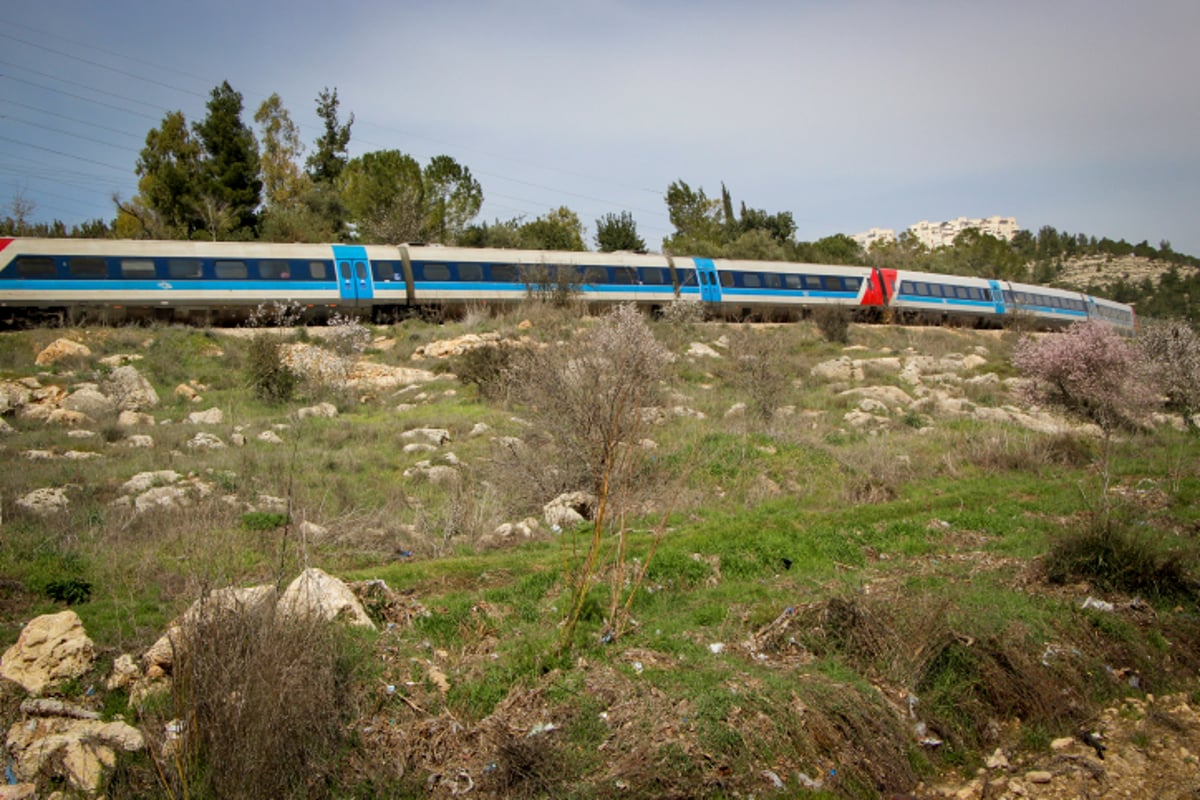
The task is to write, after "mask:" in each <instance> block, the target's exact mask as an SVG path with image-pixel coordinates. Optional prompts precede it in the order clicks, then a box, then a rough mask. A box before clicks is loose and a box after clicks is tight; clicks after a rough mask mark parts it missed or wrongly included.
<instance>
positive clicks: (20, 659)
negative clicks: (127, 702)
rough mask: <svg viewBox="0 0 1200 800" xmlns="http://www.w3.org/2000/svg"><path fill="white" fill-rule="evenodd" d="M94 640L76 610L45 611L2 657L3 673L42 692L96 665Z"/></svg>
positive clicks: (27, 688)
mask: <svg viewBox="0 0 1200 800" xmlns="http://www.w3.org/2000/svg"><path fill="white" fill-rule="evenodd" d="M93 655H94V650H93V647H92V640H91V639H89V638H88V636H87V632H86V631H84V629H83V622H81V621H80V619H79V615H78V614H76V613H75V612H74V611H70V610H68V611H61V612H59V613H58V614H45V615H43V616H40V617H37V618H35V619H33V620H30V622H29V623H28V624H27V625H26V626H25V628H24V629H23V630H22V631H21V636H20V637H19V638H18V639H17V643H16V644H14V645H13V646H12V647H10V648H8V650H7V651H6V652H5V653H4V657H3V658H2V659H0V676H3V677H5V678H7V679H8V680H10V681H13V682H14V683H18V684H20V685H21V686H22V687H23V688H24V689H25V691H27V692H29V693H30V694H35V695H36V694H41V693H42V691H43V690H44V689H46V688H47V687H49V686H53V685H55V684H57V683H58V682H59V681H64V680H68V679H70V678H78V677H79V676H80V675H83V674H84V673H85V672H87V671H88V670H89V669H91V666H92V658H93Z"/></svg>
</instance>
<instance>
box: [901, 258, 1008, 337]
mask: <svg viewBox="0 0 1200 800" xmlns="http://www.w3.org/2000/svg"><path fill="white" fill-rule="evenodd" d="M895 274H896V277H895V282H894V288H893V290H892V294H891V298H890V300H889V306H890V307H891V308H892V309H893V311H894V313H895V315H896V317H897V319H898V320H899V321H901V322H906V321H910V320H911V321H921V322H933V323H938V324H940V323H943V322H953V323H956V324H960V325H973V326H982V325H987V324H995V323H996V321H997V320H998V319H999V318H1000V317H1002V316H1003V314H1004V298H1003V294H1002V289H1001V286H1000V284H999V283H998V282H997V281H993V280H988V279H987V278H974V277H967V276H963V275H940V274H938V273H934V272H914V271H911V270H903V269H901V270H896V273H895Z"/></svg>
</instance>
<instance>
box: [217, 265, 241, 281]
mask: <svg viewBox="0 0 1200 800" xmlns="http://www.w3.org/2000/svg"><path fill="white" fill-rule="evenodd" d="M213 274H214V275H216V276H217V277H218V278H219V279H221V280H226V281H239V280H245V278H246V274H247V272H246V262H245V261H214V262H213Z"/></svg>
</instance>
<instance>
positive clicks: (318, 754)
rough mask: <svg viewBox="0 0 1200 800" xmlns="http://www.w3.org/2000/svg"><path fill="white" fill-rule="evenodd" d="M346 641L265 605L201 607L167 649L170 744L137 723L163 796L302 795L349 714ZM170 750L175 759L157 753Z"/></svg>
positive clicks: (333, 627)
mask: <svg viewBox="0 0 1200 800" xmlns="http://www.w3.org/2000/svg"><path fill="white" fill-rule="evenodd" d="M350 642H351V638H350V634H349V633H348V632H346V631H345V630H344V629H343V628H342V627H341V626H339V625H337V624H336V623H326V622H320V621H317V620H306V619H301V618H294V617H285V616H283V615H281V614H279V613H277V612H276V611H275V604H274V603H273V602H265V603H259V604H257V605H256V606H248V605H247V606H242V605H233V606H231V605H226V604H223V603H221V602H218V601H215V600H214V601H211V602H205V603H203V604H202V605H201V607H200V611H199V612H198V613H197V614H196V616H195V618H194V620H193V621H192V623H191V624H189V625H185V626H184V628H183V635H182V637H181V639H180V640H179V642H178V644H177V650H176V664H175V668H174V672H173V680H172V684H171V685H172V689H171V697H172V702H171V711H170V713H171V714H172V715H173V719H174V720H176V721H177V722H176V723H175V730H177V731H178V733H179V736H180V739H179V740H178V741H170V740H168V741H166V742H163V741H158V740H159V739H160V738H161V737H162V734H161V733H160V731H161V730H162V729H163V728H162V727H160V726H162V725H163V724H164V723H166V720H151V721H150V724H149V725H148V726H147V733H148V734H150V737H149V738H150V739H151V742H152V743H151V744H150V748H151V750H152V752H155V753H163V754H164V755H163V756H161V757H158V756H156V758H159V759H160V760H159V763H158V772H159V775H160V780H161V782H162V788H163V790H164V791H165V792H166V793H167V794H168V795H169V796H171V797H186V796H190V795H194V794H199V795H201V796H204V795H210V796H218V797H230V798H257V797H278V798H287V797H308V796H311V794H310V792H311V789H312V787H314V786H319V785H321V784H322V783H323V782H324V781H325V780H326V779H328V777H329V776H330V775H331V774H332V771H333V769H334V766H335V764H336V756H337V755H338V749H339V747H340V745H341V742H342V740H343V736H344V730H345V729H344V727H343V720H344V717H345V715H347V713H348V712H350V711H351V710H352V709H351V706H350V704H349V703H348V702H347V701H348V687H349V679H350V677H351V676H352V674H353V671H354V669H355V666H354V661H353V657H352V653H353V648H352V647H351V646H350ZM172 752H173V753H175V757H173V758H172V757H169V756H168V755H166V754H169V753H172Z"/></svg>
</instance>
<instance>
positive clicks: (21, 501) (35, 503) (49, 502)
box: [17, 486, 71, 515]
mask: <svg viewBox="0 0 1200 800" xmlns="http://www.w3.org/2000/svg"><path fill="white" fill-rule="evenodd" d="M17 505H18V506H20V507H21V508H23V509H25V510H27V511H31V512H33V513H34V514H39V515H44V514H57V513H58V512H60V511H66V510H67V507H68V506H69V505H71V501H70V499H69V498H68V497H67V490H66V489H62V488H59V487H57V486H53V487H47V488H43V489H34V490H33V491H32V492H29V493H27V494H24V495H22V496H21V497H19V498H17Z"/></svg>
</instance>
